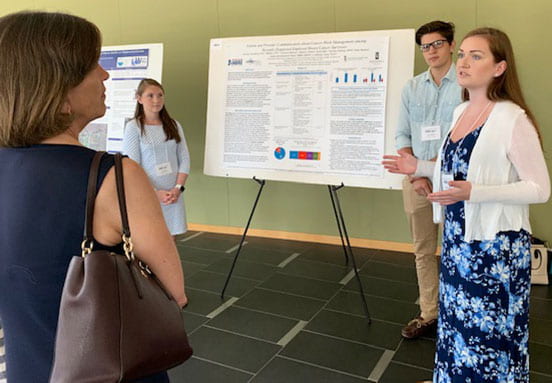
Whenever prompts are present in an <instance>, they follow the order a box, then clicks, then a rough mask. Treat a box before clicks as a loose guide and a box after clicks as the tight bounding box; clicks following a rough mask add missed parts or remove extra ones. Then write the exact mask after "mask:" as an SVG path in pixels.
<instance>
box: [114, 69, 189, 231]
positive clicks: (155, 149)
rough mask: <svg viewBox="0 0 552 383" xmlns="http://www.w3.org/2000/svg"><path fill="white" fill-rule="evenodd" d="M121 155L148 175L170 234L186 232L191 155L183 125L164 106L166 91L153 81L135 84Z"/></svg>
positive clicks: (145, 80)
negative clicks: (134, 108) (187, 186)
mask: <svg viewBox="0 0 552 383" xmlns="http://www.w3.org/2000/svg"><path fill="white" fill-rule="evenodd" d="M123 152H124V153H125V154H127V155H128V156H129V157H130V158H132V159H133V160H134V161H136V162H138V163H139V164H140V165H141V166H142V168H144V170H145V172H146V174H147V175H148V176H149V179H150V181H151V183H152V185H153V187H154V189H155V192H156V194H157V198H158V199H159V203H160V204H161V208H162V210H163V215H164V217H165V221H166V222H167V226H168V228H169V231H170V232H171V234H172V235H173V236H176V235H178V234H183V233H185V232H186V230H187V226H186V210H185V208H184V201H183V196H182V193H183V192H184V189H185V186H184V185H185V184H186V180H187V179H188V174H189V172H190V153H189V152H188V146H187V145H186V138H185V137H184V131H183V130H182V126H181V125H180V124H179V123H178V122H177V121H176V120H174V119H172V118H171V116H170V115H169V112H168V111H167V108H166V107H165V90H164V89H163V86H162V85H161V84H160V83H159V82H157V81H155V80H153V79H143V80H142V81H141V82H140V84H139V85H138V89H137V90H136V111H135V113H134V119H132V120H130V121H129V122H128V123H127V125H126V127H125V133H124V139H123Z"/></svg>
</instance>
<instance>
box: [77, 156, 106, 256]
mask: <svg viewBox="0 0 552 383" xmlns="http://www.w3.org/2000/svg"><path fill="white" fill-rule="evenodd" d="M104 154H105V152H96V154H95V155H94V158H92V162H91V164H90V172H89V173H88V187H87V190H86V208H85V219H84V238H83V241H82V244H81V249H82V256H83V257H84V256H85V255H86V254H88V253H90V252H91V251H92V248H93V247H94V236H93V235H92V230H93V221H94V207H95V205H96V194H97V187H98V173H99V172H100V163H101V161H102V157H103V155H104Z"/></svg>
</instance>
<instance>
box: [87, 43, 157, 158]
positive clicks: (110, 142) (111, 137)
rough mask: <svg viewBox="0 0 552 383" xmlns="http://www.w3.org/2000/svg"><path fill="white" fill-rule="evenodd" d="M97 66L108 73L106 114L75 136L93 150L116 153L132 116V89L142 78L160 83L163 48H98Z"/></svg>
mask: <svg viewBox="0 0 552 383" xmlns="http://www.w3.org/2000/svg"><path fill="white" fill-rule="evenodd" d="M100 65H101V66H102V67H103V68H104V69H105V70H106V71H107V72H108V73H109V79H108V80H107V81H105V82H104V84H105V88H106V92H105V94H106V99H105V103H106V106H107V109H106V113H105V115H104V116H103V117H102V118H99V119H97V120H94V121H92V122H91V123H90V124H88V125H87V126H86V127H85V128H84V130H83V131H82V132H81V134H80V136H79V140H80V141H81V143H82V144H83V145H85V146H88V147H90V148H92V149H95V150H106V151H108V152H120V151H122V147H123V145H122V144H123V132H124V128H125V124H126V122H127V121H128V120H129V119H131V118H132V117H133V116H134V109H135V107H136V98H135V93H136V88H137V87H138V84H139V83H140V81H141V80H142V79H143V78H153V79H155V80H157V81H159V82H161V75H162V71H163V44H136V45H121V46H105V47H102V52H101V55H100Z"/></svg>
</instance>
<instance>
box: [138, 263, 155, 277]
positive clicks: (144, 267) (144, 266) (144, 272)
mask: <svg viewBox="0 0 552 383" xmlns="http://www.w3.org/2000/svg"><path fill="white" fill-rule="evenodd" d="M138 267H140V273H142V275H143V276H144V277H145V278H149V277H150V276H151V275H152V274H153V272H152V271H151V269H150V268H149V266H148V265H147V264H145V263H144V262H142V261H138Z"/></svg>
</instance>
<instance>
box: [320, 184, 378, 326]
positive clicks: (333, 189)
mask: <svg viewBox="0 0 552 383" xmlns="http://www.w3.org/2000/svg"><path fill="white" fill-rule="evenodd" d="M343 186H344V185H343V183H342V184H341V185H339V186H333V185H331V186H330V193H331V194H332V195H333V197H332V201H335V207H336V209H337V215H338V217H339V219H338V221H340V222H341V227H342V228H343V235H344V236H345V240H346V241H347V249H348V250H349V254H350V256H351V261H352V263H353V270H354V271H355V277H356V280H357V282H358V291H359V293H360V298H361V299H362V307H363V309H364V313H365V314H366V318H367V319H368V324H371V323H372V318H371V317H370V311H369V310H368V303H367V302H366V297H365V296H364V289H363V288H362V281H361V280H360V276H359V275H358V270H357V265H356V261H355V256H354V255H353V249H352V248H351V242H350V241H349V234H348V233H347V228H346V227H345V219H344V218H343V212H342V210H341V205H340V204H339V198H338V196H337V191H338V190H339V189H341V188H342V187H343ZM338 227H339V223H338Z"/></svg>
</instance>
